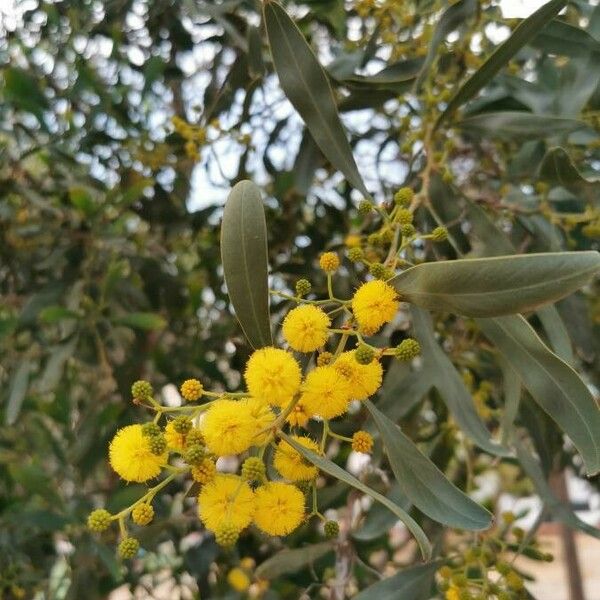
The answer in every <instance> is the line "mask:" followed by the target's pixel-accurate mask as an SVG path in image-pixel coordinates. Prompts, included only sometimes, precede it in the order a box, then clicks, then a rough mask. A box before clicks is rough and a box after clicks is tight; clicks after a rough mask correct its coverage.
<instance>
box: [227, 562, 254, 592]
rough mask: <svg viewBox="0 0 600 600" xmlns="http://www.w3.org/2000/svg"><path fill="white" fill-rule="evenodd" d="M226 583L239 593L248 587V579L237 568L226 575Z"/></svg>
mask: <svg viewBox="0 0 600 600" xmlns="http://www.w3.org/2000/svg"><path fill="white" fill-rule="evenodd" d="M227 583H228V584H229V585H230V586H231V587H232V588H233V589H234V590H235V591H236V592H240V593H241V592H245V591H246V590H247V589H248V588H249V587H250V578H249V577H248V575H247V574H246V572H245V571H243V570H242V569H240V568H239V567H235V568H234V569H231V571H229V573H227Z"/></svg>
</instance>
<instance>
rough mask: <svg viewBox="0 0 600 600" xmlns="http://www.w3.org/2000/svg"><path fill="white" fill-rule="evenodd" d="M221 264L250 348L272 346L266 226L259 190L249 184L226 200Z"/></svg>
mask: <svg viewBox="0 0 600 600" xmlns="http://www.w3.org/2000/svg"><path fill="white" fill-rule="evenodd" d="M221 260H222V262H223V274H224V276H225V283H226V284H227V292H228V293H229V298H230V300H231V304H232V305H233V308H234V310H235V314H236V317H237V319H238V321H239V322H240V325H241V327H242V330H243V331H244V334H245V335H246V338H248V341H249V342H250V345H251V346H252V347H253V348H261V347H262V346H271V345H272V344H273V338H272V335H271V322H270V319H269V282H268V266H267V260H268V259H267V224H266V221H265V209H264V206H263V201H262V198H261V195H260V190H259V189H258V187H257V186H256V185H255V184H254V183H252V182H251V181H240V182H239V183H237V184H236V185H235V186H234V187H233V189H232V190H231V193H230V194H229V197H228V198H227V203H226V204H225V210H224V212H223V223H222V225H221Z"/></svg>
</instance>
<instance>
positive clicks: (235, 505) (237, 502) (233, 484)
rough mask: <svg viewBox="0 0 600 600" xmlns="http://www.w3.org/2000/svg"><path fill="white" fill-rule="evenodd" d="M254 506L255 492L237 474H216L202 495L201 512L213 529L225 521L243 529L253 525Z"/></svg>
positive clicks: (201, 517) (206, 525)
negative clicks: (251, 523)
mask: <svg viewBox="0 0 600 600" xmlns="http://www.w3.org/2000/svg"><path fill="white" fill-rule="evenodd" d="M254 508H255V502H254V492H253V491H252V489H251V488H250V486H249V485H248V484H247V483H246V482H245V481H243V480H242V478H241V477H238V476H237V475H229V474H224V473H219V474H217V475H215V477H214V478H213V480H212V481H210V482H209V483H207V484H206V485H204V486H203V487H202V491H201V492H200V494H199V495H198V516H199V517H200V519H201V520H202V522H203V523H204V526H205V527H206V528H207V529H210V530H211V531H217V529H218V528H219V527H220V526H221V525H223V524H225V523H226V524H228V525H231V526H233V527H235V528H237V530H238V531H241V530H242V529H244V528H245V527H247V526H248V525H250V522H251V521H252V517H253V515H254Z"/></svg>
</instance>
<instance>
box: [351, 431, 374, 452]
mask: <svg viewBox="0 0 600 600" xmlns="http://www.w3.org/2000/svg"><path fill="white" fill-rule="evenodd" d="M372 449H373V438H372V436H371V434H370V433H367V432H366V431H357V432H356V433H355V434H354V435H353V436H352V450H354V452H362V453H363V454H370V453H371V450H372Z"/></svg>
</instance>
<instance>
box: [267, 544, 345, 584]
mask: <svg viewBox="0 0 600 600" xmlns="http://www.w3.org/2000/svg"><path fill="white" fill-rule="evenodd" d="M332 551H333V544H332V543H331V542H321V543H320V544H311V545H309V546H304V547H302V548H295V549H293V550H282V551H281V552H278V553H277V554H275V555H274V556H271V558H268V559H267V560H265V562H263V563H261V564H260V565H258V567H257V569H256V576H257V577H259V578H261V579H271V580H272V579H277V577H281V576H282V575H285V574H287V573H296V572H297V571H299V570H300V569H303V568H304V567H306V566H308V565H310V564H312V563H314V562H315V561H316V560H319V558H321V557H323V556H325V555H326V554H328V553H329V552H332Z"/></svg>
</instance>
